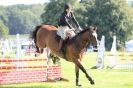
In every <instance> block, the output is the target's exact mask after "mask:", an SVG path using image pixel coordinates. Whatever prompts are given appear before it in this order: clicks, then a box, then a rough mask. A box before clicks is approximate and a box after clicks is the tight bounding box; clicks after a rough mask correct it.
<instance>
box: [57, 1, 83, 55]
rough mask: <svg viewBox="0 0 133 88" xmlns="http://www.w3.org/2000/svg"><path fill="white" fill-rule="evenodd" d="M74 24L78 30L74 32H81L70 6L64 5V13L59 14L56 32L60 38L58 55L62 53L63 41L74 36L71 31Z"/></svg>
mask: <svg viewBox="0 0 133 88" xmlns="http://www.w3.org/2000/svg"><path fill="white" fill-rule="evenodd" d="M72 23H74V24H75V25H76V27H77V28H78V30H76V31H81V30H82V29H81V27H80V26H79V23H78V22H77V20H76V19H75V16H74V14H73V12H72V10H71V6H70V4H65V5H64V12H63V13H62V14H61V17H60V19H59V22H58V26H59V28H58V30H57V34H58V35H59V36H61V39H60V42H59V53H62V44H63V40H65V39H67V38H68V37H73V36H75V32H74V29H73V25H72Z"/></svg>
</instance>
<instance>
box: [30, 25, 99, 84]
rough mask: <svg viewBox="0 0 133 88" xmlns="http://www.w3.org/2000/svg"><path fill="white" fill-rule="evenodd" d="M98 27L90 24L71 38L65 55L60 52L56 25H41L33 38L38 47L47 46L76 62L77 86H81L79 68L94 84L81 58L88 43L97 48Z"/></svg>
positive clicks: (33, 34) (54, 52)
mask: <svg viewBox="0 0 133 88" xmlns="http://www.w3.org/2000/svg"><path fill="white" fill-rule="evenodd" d="M96 29H97V28H96V27H92V26H90V27H88V28H86V29H84V30H83V31H81V32H79V33H78V34H77V35H76V36H75V37H73V38H71V39H69V40H68V41H67V42H66V44H65V52H64V55H60V54H59V53H58V47H59V36H58V35H57V30H58V28H57V27H56V26H53V25H45V24H42V25H39V26H37V27H36V29H35V30H34V31H33V33H32V38H33V39H34V42H35V45H36V47H37V48H41V49H43V48H46V47H47V48H49V49H50V50H51V52H52V53H53V54H55V55H57V56H59V57H62V58H64V57H63V56H65V58H64V59H65V60H67V61H69V62H73V63H74V64H75V74H76V86H81V85H80V84H79V69H80V70H81V71H82V72H83V73H84V74H85V75H86V77H87V79H88V80H89V81H90V84H92V85H93V84H95V82H94V80H93V79H92V77H91V76H90V75H89V74H88V73H87V71H86V69H85V68H84V67H83V65H82V64H81V60H82V57H83V52H84V49H85V47H87V45H88V44H92V45H93V46H94V47H95V48H97V36H96V35H97V34H96Z"/></svg>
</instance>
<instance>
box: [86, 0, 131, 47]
mask: <svg viewBox="0 0 133 88" xmlns="http://www.w3.org/2000/svg"><path fill="white" fill-rule="evenodd" d="M86 8H87V10H88V11H87V13H86V14H88V21H87V23H88V24H89V25H96V26H97V27H98V34H99V35H100V36H99V37H100V38H101V36H102V35H105V38H106V47H107V48H108V49H109V48H111V44H112V43H110V42H112V38H113V36H114V35H116V36H117V44H118V46H119V47H120V46H122V45H124V42H125V41H126V40H128V38H129V37H130V35H131V34H132V28H133V15H132V14H133V13H132V10H131V8H130V7H129V6H128V5H127V3H126V1H124V0H100V1H99V0H94V5H92V7H91V8H90V7H88V6H87V7H86Z"/></svg>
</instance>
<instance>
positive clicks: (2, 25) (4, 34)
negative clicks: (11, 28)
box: [0, 20, 8, 39]
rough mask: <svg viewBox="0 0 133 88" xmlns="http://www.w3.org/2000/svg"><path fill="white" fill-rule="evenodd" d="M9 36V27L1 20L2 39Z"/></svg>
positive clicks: (0, 35) (0, 32)
mask: <svg viewBox="0 0 133 88" xmlns="http://www.w3.org/2000/svg"><path fill="white" fill-rule="evenodd" d="M7 37H8V28H7V27H6V26H5V25H4V23H3V22H2V21H1V20H0V39H1V38H7Z"/></svg>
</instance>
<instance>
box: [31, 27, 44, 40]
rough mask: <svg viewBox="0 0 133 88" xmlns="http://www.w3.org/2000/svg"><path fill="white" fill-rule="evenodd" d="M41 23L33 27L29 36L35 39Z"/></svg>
mask: <svg viewBox="0 0 133 88" xmlns="http://www.w3.org/2000/svg"><path fill="white" fill-rule="evenodd" d="M41 26H42V25H38V26H36V27H35V30H34V31H33V32H32V35H31V38H32V39H34V40H36V33H37V31H38V29H39V28H40V27H41Z"/></svg>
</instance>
